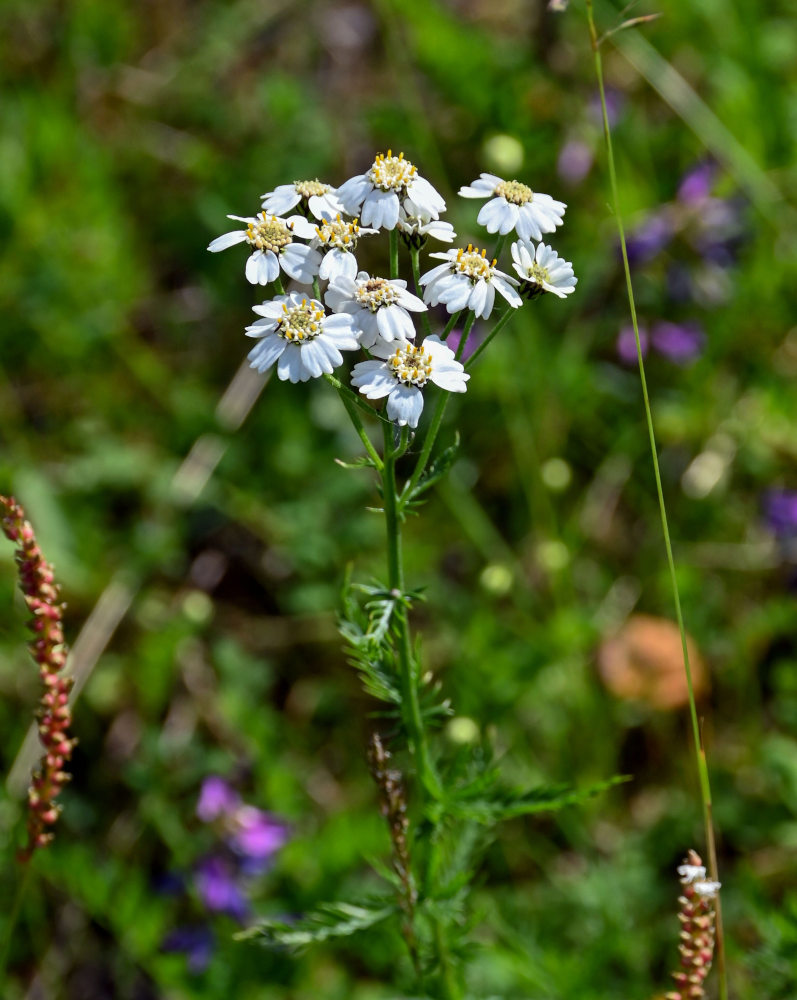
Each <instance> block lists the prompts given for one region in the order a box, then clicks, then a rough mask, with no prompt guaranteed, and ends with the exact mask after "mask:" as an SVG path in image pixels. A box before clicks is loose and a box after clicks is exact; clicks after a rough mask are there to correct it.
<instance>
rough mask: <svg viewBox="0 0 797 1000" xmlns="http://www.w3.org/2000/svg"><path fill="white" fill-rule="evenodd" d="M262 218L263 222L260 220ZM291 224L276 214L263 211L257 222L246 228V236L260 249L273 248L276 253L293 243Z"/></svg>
mask: <svg viewBox="0 0 797 1000" xmlns="http://www.w3.org/2000/svg"><path fill="white" fill-rule="evenodd" d="M261 219H262V222H261V221H260V220H261ZM291 228H292V227H291V225H290V224H289V223H287V222H283V221H282V219H279V218H277V216H276V215H266V213H265V212H261V213H260V215H259V216H258V221H257V222H250V223H249V225H248V227H247V230H246V238H247V240H248V241H249V242H250V243H251V245H252V246H253V247H257V249H258V250H273V251H274V253H279V251H280V250H281V249H282V248H283V247H286V246H288V244H289V243H293V237H292V236H291Z"/></svg>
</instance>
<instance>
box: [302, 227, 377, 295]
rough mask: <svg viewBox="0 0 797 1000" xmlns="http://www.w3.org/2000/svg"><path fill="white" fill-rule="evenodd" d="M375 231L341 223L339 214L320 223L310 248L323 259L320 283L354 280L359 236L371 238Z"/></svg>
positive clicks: (319, 270)
mask: <svg viewBox="0 0 797 1000" xmlns="http://www.w3.org/2000/svg"><path fill="white" fill-rule="evenodd" d="M378 231H379V230H377V229H363V228H361V227H360V226H359V225H358V224H357V219H354V220H353V221H352V222H343V220H342V219H341V217H340V214H338V216H337V217H336V218H335V219H334V220H332V219H329V220H327V221H325V222H322V223H321V225H320V226H317V227H316V236H315V239H314V240H313V242H312V243H311V244H310V246H311V247H312V248H313V249H314V250H319V251H320V252H321V253H322V254H323V257H324V259H323V260H322V261H321V266H320V268H319V269H318V277H319V278H321V279H322V281H334V280H335V279H336V278H340V277H346V278H354V277H355V276H356V274H357V259H356V258H355V256H354V251H355V250H356V249H357V241H358V240H359V238H360V237H361V236H371V235H373V234H374V233H377V232H378Z"/></svg>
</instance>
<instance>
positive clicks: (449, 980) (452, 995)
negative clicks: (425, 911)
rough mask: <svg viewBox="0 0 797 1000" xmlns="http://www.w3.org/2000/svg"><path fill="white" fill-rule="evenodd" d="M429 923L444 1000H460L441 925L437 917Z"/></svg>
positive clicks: (457, 984) (459, 991)
mask: <svg viewBox="0 0 797 1000" xmlns="http://www.w3.org/2000/svg"><path fill="white" fill-rule="evenodd" d="M431 923H432V932H433V934H434V944H435V951H436V952H437V960H438V961H439V963H440V985H441V986H442V988H443V996H444V998H445V1000H460V997H461V996H462V991H461V990H460V988H459V983H458V982H457V978H456V974H455V972H454V967H453V965H452V964H451V956H450V955H449V953H448V945H447V944H446V939H445V932H444V930H443V925H442V923H441V921H440V920H439V918H438V917H432V921H431Z"/></svg>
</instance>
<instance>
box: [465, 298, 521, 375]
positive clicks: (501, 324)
mask: <svg viewBox="0 0 797 1000" xmlns="http://www.w3.org/2000/svg"><path fill="white" fill-rule="evenodd" d="M516 312H517V310H516V309H512V307H511V306H510V307H508V308H507V310H506V312H505V313H504V314H503V316H501V317H499V319H498V322H497V323H496V324H495V326H494V327H493V328H492V330H491V331H490V332H489V333H488V334H487V336H486V337H485V338H484V340H483V341H482V342H481V344H479V346H478V347H477V348H476V350H475V351H474V352H473V354H471V356H470V357H469V358H468V360H467V361H466V362H465V368H470V367H471V365H472V364H473V363H474V362H475V361H477V360H478V358H479V356H480V355H481V354H482V352H483V351H485V350H486V349H487V346H488V345H489V343H490V341H491V340H492V339H493V337H495V335H496V334H497V333H499V331H501V330H503V328H504V327H505V326H506V324H507V323H508V322H509V321H510V319H512V317H513V316H514V315H515V313H516Z"/></svg>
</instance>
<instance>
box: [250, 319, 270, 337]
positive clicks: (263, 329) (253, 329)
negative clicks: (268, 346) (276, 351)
mask: <svg viewBox="0 0 797 1000" xmlns="http://www.w3.org/2000/svg"><path fill="white" fill-rule="evenodd" d="M276 329H277V321H276V320H275V319H258V320H256V321H255V322H254V323H252V325H251V326H247V327H246V336H247V337H265V336H266V334H267V333H273V332H274V331H275V330H276Z"/></svg>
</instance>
